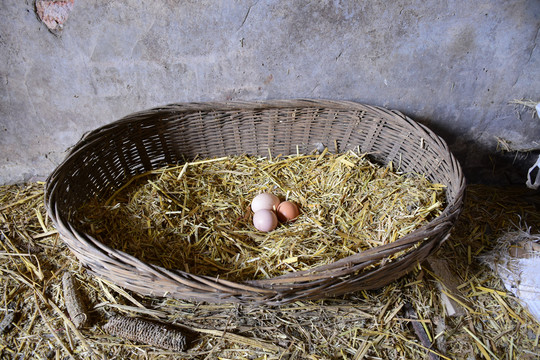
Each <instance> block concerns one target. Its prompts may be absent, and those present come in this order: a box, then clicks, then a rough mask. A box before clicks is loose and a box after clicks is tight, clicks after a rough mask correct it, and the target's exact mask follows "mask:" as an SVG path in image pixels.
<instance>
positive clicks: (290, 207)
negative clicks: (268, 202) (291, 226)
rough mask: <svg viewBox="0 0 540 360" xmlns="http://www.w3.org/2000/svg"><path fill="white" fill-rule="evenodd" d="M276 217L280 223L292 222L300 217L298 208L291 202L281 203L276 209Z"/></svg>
mask: <svg viewBox="0 0 540 360" xmlns="http://www.w3.org/2000/svg"><path fill="white" fill-rule="evenodd" d="M276 212H277V217H278V219H279V221H281V222H288V221H293V220H294V219H296V218H297V217H298V215H300V210H298V206H297V205H296V204H295V203H293V202H292V201H283V202H282V203H279V205H278V207H277V210H276Z"/></svg>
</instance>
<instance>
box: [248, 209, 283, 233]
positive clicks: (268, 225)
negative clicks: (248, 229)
mask: <svg viewBox="0 0 540 360" xmlns="http://www.w3.org/2000/svg"><path fill="white" fill-rule="evenodd" d="M277 224H278V219H277V216H276V214H275V213H274V211H272V210H268V209H262V210H259V211H257V212H256V213H255V214H253V225H254V226H255V228H257V230H259V231H262V232H269V231H272V230H274V229H275V228H276V226H277Z"/></svg>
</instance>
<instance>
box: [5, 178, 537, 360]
mask: <svg viewBox="0 0 540 360" xmlns="http://www.w3.org/2000/svg"><path fill="white" fill-rule="evenodd" d="M42 188H43V185H42V184H39V183H33V184H28V185H24V186H4V187H0V236H1V242H0V243H1V246H2V249H0V278H1V281H0V292H1V294H2V302H1V305H0V318H1V319H2V320H6V319H7V320H6V323H9V324H7V326H4V321H1V322H2V331H3V333H2V334H0V358H15V359H19V358H20V359H26V358H35V359H54V358H65V357H69V356H71V357H72V358H75V359H88V358H96V359H97V358H99V359H101V358H137V357H138V358H148V359H166V358H181V359H215V358H222V359H246V358H247V359H287V358H289V359H425V358H426V357H427V356H429V355H427V354H432V355H433V356H438V357H439V358H440V359H467V360H468V359H525V360H527V359H531V360H532V359H537V358H538V357H539V356H540V347H539V339H540V325H539V324H538V323H537V322H536V321H535V320H534V319H533V318H532V317H531V315H530V314H528V313H527V312H526V311H525V310H524V309H523V308H522V307H521V306H520V305H519V303H518V302H517V301H516V299H515V298H514V297H513V296H512V295H511V294H510V293H508V292H506V291H505V289H504V286H503V285H502V283H501V281H500V279H499V278H497V277H496V276H495V275H494V273H493V272H491V271H490V270H489V268H488V267H487V266H485V265H483V264H482V263H481V261H480V260H479V257H480V256H481V255H482V254H483V253H485V252H487V251H489V250H490V249H491V248H492V247H493V246H494V245H495V242H496V239H498V238H499V237H500V236H501V235H502V234H504V233H506V232H508V231H514V230H515V229H516V228H525V227H526V226H527V225H529V226H531V227H532V228H531V232H535V233H537V232H538V231H539V229H538V224H540V215H539V213H540V212H539V209H540V200H539V196H538V194H536V193H534V192H529V191H526V190H523V189H509V188H507V189H505V188H492V187H486V186H469V187H468V190H467V197H466V204H465V208H464V211H463V213H462V216H461V217H460V219H459V221H458V223H457V224H456V227H455V231H454V232H453V234H452V236H451V238H450V239H449V240H448V241H447V242H446V243H445V244H444V245H443V247H442V248H441V250H440V251H439V252H438V254H437V256H438V257H439V258H441V259H444V260H445V261H446V263H447V264H448V265H449V267H450V269H451V270H452V271H453V272H454V273H455V274H457V279H456V280H457V281H458V284H459V285H458V286H457V288H458V289H457V290H458V291H459V294H451V295H460V296H462V297H463V298H465V299H466V300H467V301H466V302H463V306H464V309H465V310H464V313H465V314H464V315H460V316H447V315H446V314H445V310H444V307H443V306H442V302H441V295H440V294H441V292H440V290H439V288H438V286H437V282H438V278H437V277H436V276H435V274H434V273H433V272H432V271H431V270H430V269H429V267H427V266H425V264H424V265H422V266H421V267H418V268H417V269H416V270H415V271H414V272H413V273H411V274H410V275H408V276H405V277H403V278H402V279H400V280H398V281H396V282H394V283H392V284H390V285H388V286H386V287H384V288H382V289H380V290H377V291H367V292H359V293H355V294H350V295H347V296H344V297H340V298H337V299H329V300H324V301H300V302H296V303H293V304H290V305H285V306H281V307H272V308H270V307H260V306H259V307H255V306H242V305H230V304H222V305H212V304H204V303H192V302H187V301H178V300H170V299H162V298H151V297H141V296H138V295H136V294H133V293H131V292H129V291H124V290H122V289H121V288H118V287H117V286H115V285H114V284H111V283H108V282H106V281H103V280H99V279H97V278H94V277H92V276H90V275H88V274H87V272H86V271H85V270H84V269H82V268H81V267H80V266H79V263H78V262H77V261H76V259H75V258H74V257H73V255H72V254H71V253H70V252H69V250H68V249H67V248H66V246H65V245H64V244H63V243H62V241H61V240H60V239H59V238H58V235H57V234H56V232H55V230H54V228H53V227H52V226H51V223H50V222H49V220H48V219H47V216H46V215H45V211H44V208H43V198H42V197H43V189H42ZM65 271H70V272H71V273H72V274H73V276H74V278H75V279H76V280H77V282H78V283H79V284H81V288H80V289H79V290H81V293H82V294H83V295H84V296H85V297H86V298H87V301H88V303H87V304H88V305H89V306H88V311H89V316H90V323H89V325H88V326H87V327H85V328H83V329H80V330H78V329H76V328H75V326H73V323H72V322H71V320H70V319H69V317H68V316H67V311H66V308H65V304H64V299H63V291H62V274H63V273H64V272H65ZM456 299H458V300H459V299H460V297H457V296H456ZM460 301H461V300H460ZM408 304H410V306H409V305H408ZM115 315H125V316H135V317H143V318H146V319H150V320H151V319H155V320H159V321H160V322H164V323H170V324H174V325H180V326H184V327H185V328H186V329H189V330H190V331H192V332H194V333H195V334H197V337H196V340H195V342H194V343H192V344H191V345H190V346H189V347H188V349H187V350H186V351H184V352H181V353H174V352H171V351H167V350H162V349H159V348H155V347H152V346H149V345H145V344H141V343H138V342H132V341H130V340H127V339H123V338H119V337H115V336H111V335H108V334H107V333H106V332H105V331H104V330H103V326H104V325H105V324H106V322H107V318H108V317H112V316H115ZM413 324H416V325H417V326H413ZM418 325H420V326H418ZM421 329H424V331H425V335H426V336H427V340H428V341H430V342H431V343H432V344H433V346H432V347H431V349H429V350H428V349H426V346H425V345H423V343H422V341H426V339H425V338H424V340H422V339H420V338H419V335H418V332H419V331H421Z"/></svg>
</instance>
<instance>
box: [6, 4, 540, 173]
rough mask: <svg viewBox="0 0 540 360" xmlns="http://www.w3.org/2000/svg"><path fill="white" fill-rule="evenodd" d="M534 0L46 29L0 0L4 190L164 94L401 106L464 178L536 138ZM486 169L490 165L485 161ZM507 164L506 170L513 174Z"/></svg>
mask: <svg viewBox="0 0 540 360" xmlns="http://www.w3.org/2000/svg"><path fill="white" fill-rule="evenodd" d="M539 28H540V2H539V1H536V0H529V1H527V0H516V1H504V0H491V1H488V0H484V1H474V2H471V1H465V0H456V1H453V2H437V1H404V0H402V1H399V0H398V1H395V2H387V1H322V0H321V1H312V2H292V1H271V0H267V1H264V0H259V1H247V0H238V1H209V0H203V1H182V2H178V1H156V2H141V1H134V0H127V1H116V0H109V1H104V0H98V1H94V2H85V1H78V0H75V1H74V4H73V7H72V9H71V11H70V13H69V17H68V18H67V20H66V21H65V23H64V24H63V28H62V29H61V30H57V31H50V30H49V29H48V28H47V27H46V25H45V24H44V23H43V22H41V21H40V19H39V18H38V16H37V15H36V8H35V4H34V2H33V1H3V2H1V4H0V78H1V84H2V86H0V184H5V183H19V182H25V181H30V180H36V179H43V178H45V177H46V176H47V175H48V174H49V173H50V172H51V171H52V170H53V169H54V167H55V166H56V165H58V164H59V162H60V161H61V160H62V159H63V158H64V156H65V155H66V150H67V149H68V148H69V147H70V146H72V145H73V144H74V143H76V142H77V141H78V140H79V139H80V137H81V136H82V135H83V134H84V133H85V132H87V131H89V130H92V129H94V128H97V127H99V126H101V125H104V124H106V123H109V122H111V121H113V120H116V119H118V118H120V117H122V116H124V115H127V114H129V113H132V112H135V111H138V110H143V109H147V108H150V107H154V106H159V105H163V104H167V103H172V102H183V101H227V100H265V99H283V98H284V99H289V98H328V99H342V100H353V101H358V102H363V103H368V104H372V105H379V106H385V107H388V108H392V109H397V110H400V111H402V112H404V113H405V114H407V115H409V116H411V117H412V118H414V119H416V120H418V121H420V122H422V123H424V124H426V125H427V126H428V127H430V128H431V129H433V130H434V131H436V132H437V133H438V134H440V135H441V136H443V137H444V138H445V140H446V141H447V142H448V143H449V145H450V147H451V149H452V151H453V152H454V153H455V154H456V155H457V156H458V158H459V160H460V162H461V163H462V165H463V166H464V168H465V170H466V174H467V177H468V178H469V179H470V180H471V181H478V182H494V181H499V180H504V179H511V181H514V178H515V181H518V179H519V177H520V176H521V174H522V172H523V169H524V168H526V166H527V165H529V164H532V163H534V161H535V158H536V156H533V154H529V153H522V154H518V155H516V154H515V153H507V154H505V153H501V152H500V151H499V150H498V149H501V143H502V144H504V145H505V146H507V147H508V148H510V149H512V150H534V149H536V150H538V149H539V148H540V144H539V142H540V140H539V139H540V120H539V119H538V117H536V115H535V114H534V113H533V112H532V111H530V110H529V109H528V108H526V107H523V106H521V105H516V104H511V103H510V102H511V101H512V100H514V99H533V100H535V101H540V85H539V84H540V81H538V79H540V47H538V46H537V44H538V41H539V37H538V32H539ZM494 168H495V171H494V170H493V169H494ZM516 174H517V175H516Z"/></svg>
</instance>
